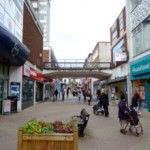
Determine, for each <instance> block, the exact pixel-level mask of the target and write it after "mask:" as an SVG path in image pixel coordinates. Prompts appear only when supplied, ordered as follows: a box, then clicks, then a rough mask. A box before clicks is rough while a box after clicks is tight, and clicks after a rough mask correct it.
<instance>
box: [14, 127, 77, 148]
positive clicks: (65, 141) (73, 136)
mask: <svg viewBox="0 0 150 150" xmlns="http://www.w3.org/2000/svg"><path fill="white" fill-rule="evenodd" d="M17 150H78V129H77V128H74V132H73V133H53V134H37V135H31V134H30V135H29V134H23V129H22V128H19V129H18V143H17Z"/></svg>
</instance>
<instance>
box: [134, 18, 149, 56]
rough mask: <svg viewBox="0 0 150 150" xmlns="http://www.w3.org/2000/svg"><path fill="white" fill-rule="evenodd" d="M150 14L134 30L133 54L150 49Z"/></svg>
mask: <svg viewBox="0 0 150 150" xmlns="http://www.w3.org/2000/svg"><path fill="white" fill-rule="evenodd" d="M149 33H150V16H149V17H148V18H147V19H146V20H144V21H143V22H142V23H141V24H140V25H139V26H138V27H137V28H135V29H134V30H133V32H132V34H133V37H132V40H133V56H136V55H138V54H140V53H142V52H144V51H146V50H149V49H150V42H149V41H150V36H149Z"/></svg>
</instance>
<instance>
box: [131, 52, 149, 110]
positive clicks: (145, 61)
mask: <svg viewBox="0 0 150 150" xmlns="http://www.w3.org/2000/svg"><path fill="white" fill-rule="evenodd" d="M149 60H150V54H149V55H146V56H144V57H142V58H140V59H137V60H135V61H133V62H131V63H130V79H131V81H132V88H133V91H135V90H136V91H137V92H138V93H139V94H140V96H141V99H142V104H141V107H142V108H146V109H148V111H150V61H149Z"/></svg>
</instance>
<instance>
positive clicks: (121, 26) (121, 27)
mask: <svg viewBox="0 0 150 150" xmlns="http://www.w3.org/2000/svg"><path fill="white" fill-rule="evenodd" d="M119 28H120V31H121V30H122V29H123V28H124V20H123V17H122V18H121V19H120V20H119Z"/></svg>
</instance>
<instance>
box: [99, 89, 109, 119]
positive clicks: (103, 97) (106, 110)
mask: <svg viewBox="0 0 150 150" xmlns="http://www.w3.org/2000/svg"><path fill="white" fill-rule="evenodd" d="M100 102H101V104H102V106H103V108H104V114H105V117H109V108H108V106H109V100H108V95H107V93H106V89H102V92H101V96H100Z"/></svg>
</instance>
